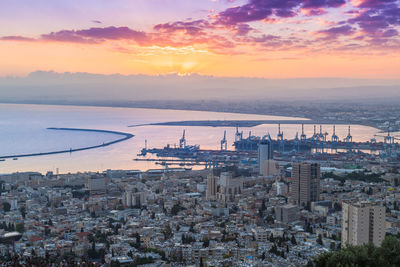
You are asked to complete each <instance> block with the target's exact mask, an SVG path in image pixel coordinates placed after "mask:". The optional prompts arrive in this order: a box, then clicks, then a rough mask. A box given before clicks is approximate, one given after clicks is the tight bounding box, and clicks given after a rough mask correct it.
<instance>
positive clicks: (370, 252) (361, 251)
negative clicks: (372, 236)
mask: <svg viewBox="0 0 400 267" xmlns="http://www.w3.org/2000/svg"><path fill="white" fill-rule="evenodd" d="M399 251H400V239H398V238H396V237H394V236H387V237H386V238H385V240H383V242H382V245H381V247H375V246H374V245H373V244H365V245H362V246H352V245H348V246H346V247H345V248H343V249H341V250H337V251H330V252H326V253H323V254H321V255H319V256H317V257H315V258H313V261H314V263H315V266H316V267H334V266H400V253H399Z"/></svg>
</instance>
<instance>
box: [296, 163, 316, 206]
mask: <svg viewBox="0 0 400 267" xmlns="http://www.w3.org/2000/svg"><path fill="white" fill-rule="evenodd" d="M319 182H320V165H319V164H318V163H305V162H302V163H298V162H294V163H293V164H292V186H291V197H292V200H293V201H294V202H295V203H296V204H297V205H298V206H303V207H305V206H307V205H309V204H310V203H311V202H314V201H318V200H319V191H320V188H319Z"/></svg>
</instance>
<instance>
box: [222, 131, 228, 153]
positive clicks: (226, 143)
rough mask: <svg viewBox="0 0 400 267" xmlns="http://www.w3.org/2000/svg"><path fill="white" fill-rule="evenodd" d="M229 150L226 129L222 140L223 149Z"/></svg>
mask: <svg viewBox="0 0 400 267" xmlns="http://www.w3.org/2000/svg"><path fill="white" fill-rule="evenodd" d="M223 150H228V142H227V141H226V131H224V138H222V140H221V151H223Z"/></svg>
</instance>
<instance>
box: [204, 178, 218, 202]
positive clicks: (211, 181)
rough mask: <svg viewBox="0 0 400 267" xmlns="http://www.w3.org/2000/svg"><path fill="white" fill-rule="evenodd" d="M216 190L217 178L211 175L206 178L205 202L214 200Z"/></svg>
mask: <svg viewBox="0 0 400 267" xmlns="http://www.w3.org/2000/svg"><path fill="white" fill-rule="evenodd" d="M217 189H218V177H217V176H215V175H214V174H213V173H211V174H209V175H208V176H207V191H206V198H207V200H213V199H215V197H216V195H217Z"/></svg>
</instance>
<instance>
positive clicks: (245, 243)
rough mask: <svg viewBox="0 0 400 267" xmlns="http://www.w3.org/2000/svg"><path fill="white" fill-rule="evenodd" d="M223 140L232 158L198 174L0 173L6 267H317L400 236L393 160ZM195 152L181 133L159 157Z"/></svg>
mask: <svg viewBox="0 0 400 267" xmlns="http://www.w3.org/2000/svg"><path fill="white" fill-rule="evenodd" d="M237 135H238V138H241V136H240V133H237ZM278 137H279V136H278ZM312 138H314V137H310V138H309V139H307V140H310V139H311V140H312ZM321 138H322V137H321ZM243 140H244V139H242V142H244V141H243ZM223 141H224V140H222V141H221V150H220V151H214V153H213V155H214V157H215V155H216V154H224V153H228V154H229V156H227V155H225V156H224V158H225V161H226V162H224V161H218V164H214V165H211V164H210V165H207V164H206V165H205V167H206V168H205V169H199V170H193V169H192V168H187V167H180V166H179V164H178V163H165V162H164V163H163V165H166V166H165V168H161V169H151V170H148V171H139V170H107V171H104V172H85V173H68V174H59V173H53V172H48V173H46V174H45V175H43V174H40V173H36V172H24V173H13V174H7V175H0V181H1V182H0V183H1V186H0V188H1V204H2V205H1V207H2V208H1V214H2V216H1V219H0V227H1V230H0V234H1V239H0V240H1V245H0V251H1V256H0V257H1V258H0V259H1V261H2V262H5V263H6V264H7V263H8V264H16V263H18V264H22V265H29V264H31V265H32V264H33V265H40V264H56V265H60V264H61V265H63V266H64V265H76V264H78V265H95V266H96V265H98V266H138V265H143V266H190V265H192V266H289V265H290V266H318V265H315V264H316V263H318V257H321V255H326V253H328V252H334V251H340V249H341V248H345V247H346V246H348V245H349V244H350V245H363V244H368V243H371V244H373V245H375V246H377V247H379V246H381V244H382V242H383V240H384V239H385V237H386V236H393V237H395V236H397V237H398V236H399V234H400V231H399V230H400V206H399V204H400V191H399V187H398V185H399V182H400V174H399V169H398V168H399V166H398V164H397V163H395V162H393V160H389V161H388V160H385V159H382V158H381V157H379V156H374V157H365V153H361V154H360V153H359V152H356V151H355V150H353V149H351V148H350V149H348V150H347V151H346V152H343V154H340V157H338V156H335V160H331V159H329V160H327V159H326V157H321V156H322V155H324V154H325V155H338V154H337V153H334V154H328V152H327V151H326V152H324V151H314V152H311V151H310V152H308V153H307V152H304V151H298V153H300V154H301V156H300V154H298V157H297V158H296V156H293V154H292V153H293V151H292V152H291V153H289V152H285V151H279V146H277V147H276V148H277V149H273V148H274V143H273V140H272V139H271V138H270V137H268V138H267V137H264V138H262V139H260V140H258V142H259V143H258V144H257V147H258V148H256V150H255V151H243V148H242V149H237V150H235V151H227V150H225V149H226V144H224V143H223ZM285 141H286V142H287V140H285ZM225 142H226V141H225ZM193 150H196V155H197V154H198V155H199V157H201V155H202V154H203V153H205V152H202V151H201V150H200V149H199V148H198V147H193V146H190V145H187V144H186V140H185V136H184V135H183V137H182V138H181V140H180V147H176V148H167V147H166V148H164V150H161V151H164V152H163V153H168V154H169V155H168V156H175V157H176V158H178V159H181V160H182V162H184V161H185V160H188V157H193V155H192V156H190V153H191V152H193ZM244 152H245V153H244ZM146 153H148V152H147V151H146ZM158 153H159V154H158V156H163V157H165V156H167V155H166V154H162V153H161V152H160V151H158ZM206 153H210V151H206ZM317 154H318V155H319V156H320V157H321V158H314V159H313V158H312V157H313V155H314V156H315V155H317ZM306 155H308V156H309V158H306ZM235 157H236V161H235V162H236V163H235V164H232V161H230V160H229V159H231V158H235ZM237 157H238V158H237ZM244 157H246V159H247V160H243V159H244ZM248 157H253V160H252V159H249V158H248ZM156 158H157V157H156ZM275 158H276V159H275ZM302 159H303V160H302ZM159 160H160V161H163V159H162V158H161V159H159ZM396 162H397V161H396ZM174 164H175V165H178V166H176V167H174ZM180 165H182V163H181V164H180ZM397 242H399V241H397ZM321 266H325V265H321ZM327 266H328V265H327Z"/></svg>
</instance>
